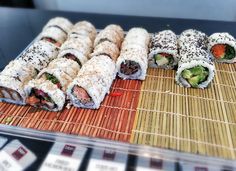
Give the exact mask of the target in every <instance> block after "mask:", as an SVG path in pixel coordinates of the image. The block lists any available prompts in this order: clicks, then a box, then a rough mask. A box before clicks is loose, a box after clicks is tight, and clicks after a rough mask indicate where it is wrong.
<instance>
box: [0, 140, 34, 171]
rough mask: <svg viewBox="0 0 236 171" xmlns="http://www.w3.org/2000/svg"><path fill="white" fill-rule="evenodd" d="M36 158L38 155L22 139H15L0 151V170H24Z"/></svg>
mask: <svg viewBox="0 0 236 171" xmlns="http://www.w3.org/2000/svg"><path fill="white" fill-rule="evenodd" d="M35 160H36V156H35V155H34V154H33V153H32V152H31V151H30V150H29V149H28V148H27V147H25V146H24V145H23V144H22V143H21V142H20V141H18V140H13V141H11V142H10V143H9V144H7V145H6V146H5V147H4V148H3V149H2V151H1V152H0V170H1V171H2V170H3V171H22V170H24V169H26V168H27V167H28V166H30V165H31V164H32V163H33V162H34V161H35Z"/></svg>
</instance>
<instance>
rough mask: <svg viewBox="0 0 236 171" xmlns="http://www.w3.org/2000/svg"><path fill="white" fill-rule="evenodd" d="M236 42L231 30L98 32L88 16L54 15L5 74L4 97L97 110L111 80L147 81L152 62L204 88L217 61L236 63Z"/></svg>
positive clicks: (0, 90) (0, 86) (0, 78)
mask: <svg viewBox="0 0 236 171" xmlns="http://www.w3.org/2000/svg"><path fill="white" fill-rule="evenodd" d="M235 51H236V41H235V39H234V37H233V36H231V35H230V34H228V33H214V34H212V35H211V36H209V37H208V36H207V35H206V34H205V33H203V32H200V31H197V30H194V29H188V30H185V31H183V32H182V33H181V34H180V35H179V36H177V35H176V34H175V33H174V32H173V31H171V30H164V31H160V32H158V33H154V34H149V33H148V32H147V30H145V29H144V28H139V27H135V28H131V29H130V30H129V31H128V32H127V34H125V33H124V30H123V29H122V28H121V27H120V26H119V25H116V24H110V25H108V26H106V27H105V28H104V29H103V30H101V31H99V32H97V30H96V28H95V27H94V26H93V25H92V24H91V23H90V22H88V21H80V22H78V23H76V24H75V25H73V24H72V23H71V22H70V21H69V20H68V19H66V18H63V17H56V18H52V19H51V20H49V21H48V23H47V24H46V25H45V26H44V27H43V29H42V32H41V33H40V34H39V36H38V37H37V39H36V40H35V41H34V42H33V43H32V44H31V45H30V46H29V47H28V48H27V49H26V50H25V51H23V53H21V55H19V57H18V58H16V59H15V60H13V61H11V62H10V63H9V64H8V65H7V66H6V67H5V68H4V70H3V71H2V72H1V73H0V99H1V101H4V102H9V103H14V104H20V105H26V104H28V105H32V106H34V107H37V108H42V109H46V110H49V111H60V110H62V109H63V108H64V106H66V104H67V105H68V104H72V105H74V106H75V107H79V108H90V109H98V108H99V107H100V104H101V102H102V101H103V99H104V97H105V95H106V94H107V93H108V92H109V89H110V87H111V85H112V82H113V81H114V79H115V78H116V76H117V75H118V77H120V78H121V79H134V80H145V77H146V72H147V68H148V67H154V68H162V69H177V72H176V77H175V80H176V82H177V84H179V85H180V86H183V87H193V88H205V87H207V86H208V85H209V83H210V82H211V81H212V80H213V78H214V75H215V67H214V63H213V61H217V62H225V63H234V62H236V57H235Z"/></svg>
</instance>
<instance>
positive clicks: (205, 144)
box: [0, 64, 236, 159]
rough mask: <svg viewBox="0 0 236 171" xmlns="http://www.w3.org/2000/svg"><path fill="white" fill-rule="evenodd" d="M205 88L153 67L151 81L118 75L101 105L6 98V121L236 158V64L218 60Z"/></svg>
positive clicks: (2, 117) (1, 112) (1, 114)
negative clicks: (43, 106) (36, 103)
mask: <svg viewBox="0 0 236 171" xmlns="http://www.w3.org/2000/svg"><path fill="white" fill-rule="evenodd" d="M216 69H217V74H216V76H215V78H214V81H213V83H212V84H211V85H210V87H209V88H207V89H205V90H201V89H192V88H188V89H187V88H182V87H180V86H178V85H176V83H175V81H174V76H175V71H172V70H162V69H148V75H147V78H146V80H145V81H143V82H141V81H130V80H125V81H124V80H120V79H116V80H115V82H114V84H113V86H112V89H111V93H116V94H117V93H118V94H120V96H111V95H108V96H106V98H105V100H104V102H103V103H102V105H101V108H100V109H99V110H88V109H77V108H74V107H72V108H70V109H65V110H63V111H62V112H48V111H44V110H39V109H35V108H33V107H29V106H17V105H12V104H7V103H0V123H1V124H9V125H15V126H20V127H25V128H34V129H39V130H48V131H57V132H64V133H68V134H75V135H84V136H89V137H98V138H105V139H111V140H116V141H124V142H130V143H135V144H145V145H151V146H157V147H162V148H169V149H174V150H178V151H184V152H191V153H195V154H196V153H197V154H203V155H209V156H217V157H223V158H228V159H235V158H236V153H235V152H236V72H235V71H236V65H235V64H231V65H227V64H216Z"/></svg>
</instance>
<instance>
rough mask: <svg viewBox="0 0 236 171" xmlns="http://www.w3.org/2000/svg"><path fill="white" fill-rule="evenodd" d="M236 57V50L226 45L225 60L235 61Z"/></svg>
mask: <svg viewBox="0 0 236 171" xmlns="http://www.w3.org/2000/svg"><path fill="white" fill-rule="evenodd" d="M234 57H235V50H234V48H233V47H232V46H229V45H226V47H225V56H224V58H225V59H233V58H234Z"/></svg>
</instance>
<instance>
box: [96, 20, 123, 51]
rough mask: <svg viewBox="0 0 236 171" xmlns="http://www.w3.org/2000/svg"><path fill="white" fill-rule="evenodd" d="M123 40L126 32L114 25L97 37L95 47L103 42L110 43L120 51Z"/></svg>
mask: <svg viewBox="0 0 236 171" xmlns="http://www.w3.org/2000/svg"><path fill="white" fill-rule="evenodd" d="M123 39H124V31H123V29H122V28H121V27H120V26H118V25H114V24H112V25H108V26H106V27H105V28H104V29H103V30H102V31H100V32H99V34H98V35H97V37H96V39H95V41H94V47H96V46H97V45H98V44H99V43H101V42H103V41H110V42H112V43H114V44H115V45H116V46H117V47H118V48H119V49H120V47H121V43H122V41H123Z"/></svg>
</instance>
